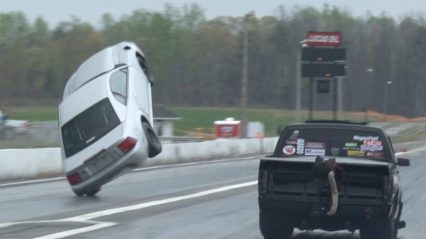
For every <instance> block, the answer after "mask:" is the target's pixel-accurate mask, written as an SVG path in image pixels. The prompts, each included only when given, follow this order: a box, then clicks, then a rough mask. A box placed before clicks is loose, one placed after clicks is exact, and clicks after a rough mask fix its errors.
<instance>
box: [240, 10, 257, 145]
mask: <svg viewBox="0 0 426 239" xmlns="http://www.w3.org/2000/svg"><path fill="white" fill-rule="evenodd" d="M253 16H254V12H253V11H251V12H249V13H247V14H246V15H245V16H244V20H243V65H242V70H241V137H242V138H245V137H246V132H247V129H246V108H247V78H248V72H247V71H248V47H249V40H248V33H249V27H248V25H249V19H250V18H251V17H253Z"/></svg>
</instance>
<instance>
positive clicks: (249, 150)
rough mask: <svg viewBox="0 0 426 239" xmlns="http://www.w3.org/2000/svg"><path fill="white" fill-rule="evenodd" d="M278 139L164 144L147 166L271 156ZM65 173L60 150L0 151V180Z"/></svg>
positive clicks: (148, 161)
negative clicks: (263, 155)
mask: <svg viewBox="0 0 426 239" xmlns="http://www.w3.org/2000/svg"><path fill="white" fill-rule="evenodd" d="M276 141H277V138H265V139H219V140H213V141H205V142H197V143H179V144H164V145H163V152H162V153H161V154H160V155H158V156H157V157H155V158H153V159H148V160H147V162H146V164H145V165H147V166H148V165H149V166H150V165H158V164H167V163H179V162H189V161H197V160H209V159H220V158H228V157H238V156H243V155H255V154H268V153H271V152H272V151H273V150H274V147H275V143H276ZM61 173H62V164H61V152H60V148H40V149H3V150H0V180H13V179H22V178H33V177H40V176H47V175H54V174H61Z"/></svg>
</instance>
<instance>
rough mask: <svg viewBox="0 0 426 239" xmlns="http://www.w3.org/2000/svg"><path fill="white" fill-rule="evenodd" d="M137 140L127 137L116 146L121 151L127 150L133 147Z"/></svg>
mask: <svg viewBox="0 0 426 239" xmlns="http://www.w3.org/2000/svg"><path fill="white" fill-rule="evenodd" d="M136 142H137V140H136V139H134V138H132V137H127V138H126V139H125V140H124V141H123V142H121V143H120V144H119V145H118V146H117V147H118V148H119V149H120V150H121V152H123V153H127V152H129V151H130V150H131V149H132V148H133V147H135V145H136Z"/></svg>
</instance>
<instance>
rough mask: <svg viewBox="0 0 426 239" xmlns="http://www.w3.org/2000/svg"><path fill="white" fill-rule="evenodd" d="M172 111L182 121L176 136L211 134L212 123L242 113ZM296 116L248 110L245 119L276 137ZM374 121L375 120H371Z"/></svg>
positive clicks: (357, 118) (328, 116)
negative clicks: (198, 131) (198, 133)
mask: <svg viewBox="0 0 426 239" xmlns="http://www.w3.org/2000/svg"><path fill="white" fill-rule="evenodd" d="M172 110H173V111H175V112H176V113H177V114H179V116H180V117H182V119H180V120H178V121H176V122H175V131H176V134H177V135H186V134H188V133H189V132H195V131H197V129H201V130H202V132H204V133H207V134H212V133H213V131H214V124H213V122H214V121H216V120H224V119H225V118H227V117H233V118H235V119H236V120H240V119H241V118H242V111H241V109H239V108H193V107H173V108H172ZM313 116H314V118H315V119H332V118H333V114H332V112H314V115H313ZM296 117H297V116H296V114H295V112H294V111H292V110H277V109H248V110H247V111H246V119H247V120H248V121H259V122H262V123H263V124H264V126H265V128H264V130H265V136H276V135H277V132H278V129H280V128H283V127H284V126H286V125H287V124H290V123H295V122H297V121H296ZM306 119H308V112H307V111H302V112H301V113H300V121H302V122H303V121H305V120H306ZM339 119H344V120H351V121H363V120H364V118H363V116H354V115H353V114H351V113H342V114H340V115H339ZM370 120H374V121H376V120H377V119H371V118H370Z"/></svg>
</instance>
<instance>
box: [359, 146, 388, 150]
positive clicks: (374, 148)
mask: <svg viewBox="0 0 426 239" xmlns="http://www.w3.org/2000/svg"><path fill="white" fill-rule="evenodd" d="M361 150H363V151H382V150H383V145H361Z"/></svg>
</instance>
